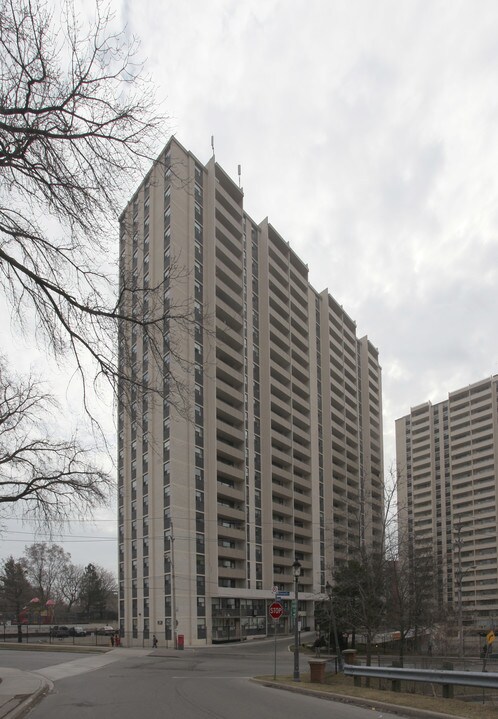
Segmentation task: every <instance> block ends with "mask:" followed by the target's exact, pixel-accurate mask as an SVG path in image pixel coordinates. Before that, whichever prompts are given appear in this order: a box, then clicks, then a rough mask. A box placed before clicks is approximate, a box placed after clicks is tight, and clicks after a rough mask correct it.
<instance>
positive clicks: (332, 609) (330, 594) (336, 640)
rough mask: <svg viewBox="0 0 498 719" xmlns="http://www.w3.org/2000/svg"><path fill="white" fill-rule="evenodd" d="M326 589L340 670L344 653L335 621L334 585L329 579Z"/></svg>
mask: <svg viewBox="0 0 498 719" xmlns="http://www.w3.org/2000/svg"><path fill="white" fill-rule="evenodd" d="M325 590H326V592H327V596H328V598H329V612H330V620H331V622H332V631H333V632H334V644H335V651H336V653H337V664H338V667H339V671H342V654H341V648H340V646H339V637H338V634H337V624H336V621H335V612H334V604H333V602H332V592H333V589H332V585H331V583H330V582H329V581H328V580H327V584H326V585H325ZM329 634H330V627H329Z"/></svg>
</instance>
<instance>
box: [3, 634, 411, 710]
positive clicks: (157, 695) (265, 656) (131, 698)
mask: <svg viewBox="0 0 498 719" xmlns="http://www.w3.org/2000/svg"><path fill="white" fill-rule="evenodd" d="M288 644H289V640H288V639H286V640H281V641H279V643H278V651H277V673H278V674H287V675H292V668H293V655H292V654H290V653H289V652H288V650H287V647H288ZM273 650H274V645H273V642H271V641H265V642H258V643H257V644H256V643H254V644H251V643H248V644H244V645H226V646H222V647H206V648H202V649H186V650H185V651H183V652H176V653H175V652H172V651H171V650H169V651H165V650H161V649H160V648H159V649H158V650H155V651H151V650H140V649H139V650H128V649H122V650H121V649H115V650H113V651H111V652H108V653H106V654H95V655H93V654H92V655H88V654H78V655H75V654H69V653H63V654H60V653H57V654H55V653H50V652H36V653H35V652H26V651H24V652H16V651H5V650H0V667H1V666H6V667H7V666H9V667H16V668H19V669H24V670H27V671H35V672H37V673H40V674H42V675H43V676H45V677H47V678H48V679H50V680H51V681H52V682H53V684H54V691H53V692H52V693H51V694H49V695H48V696H47V697H45V698H44V699H43V700H42V701H41V703H40V704H38V705H37V706H36V707H34V709H32V711H31V712H30V714H29V717H30V719H67V718H68V717H71V719H90V718H91V719H141V717H143V718H144V719H165V717H175V719H177V718H178V719H294V717H295V718H296V719H297V718H299V719H301V717H306V716H313V719H330V717H331V716H334V717H338V718H339V719H366V718H367V717H368V718H369V719H377V717H380V716H382V717H384V719H388V717H390V716H392V717H393V719H394V715H389V714H386V713H385V712H382V713H379V712H376V711H372V709H371V708H369V709H364V708H360V707H355V706H351V705H347V704H342V703H340V704H335V703H332V702H330V701H326V700H323V699H319V698H317V697H310V696H306V695H303V694H295V693H290V692H287V691H282V690H279V689H275V688H270V687H265V686H262V685H259V684H256V683H254V682H251V681H249V678H250V677H252V676H255V675H273V662H274V655H273ZM301 670H302V671H307V670H308V666H307V662H306V661H305V659H304V658H303V657H302V661H301ZM398 717H399V715H398Z"/></svg>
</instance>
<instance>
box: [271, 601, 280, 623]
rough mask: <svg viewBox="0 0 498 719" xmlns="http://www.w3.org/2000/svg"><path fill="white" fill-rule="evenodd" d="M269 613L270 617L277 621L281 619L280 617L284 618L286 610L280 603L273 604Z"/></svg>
mask: <svg viewBox="0 0 498 719" xmlns="http://www.w3.org/2000/svg"><path fill="white" fill-rule="evenodd" d="M268 611H269V613H270V617H271V618H272V619H275V620H276V619H280V617H281V616H282V613H283V611H284V608H283V606H282V605H281V604H280V602H272V603H271V604H270V607H269V609H268Z"/></svg>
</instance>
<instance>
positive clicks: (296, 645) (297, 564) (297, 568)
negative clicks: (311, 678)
mask: <svg viewBox="0 0 498 719" xmlns="http://www.w3.org/2000/svg"><path fill="white" fill-rule="evenodd" d="M292 571H293V572H294V597H295V599H294V601H295V603H296V614H295V616H294V677H293V678H294V681H295V682H300V681H301V678H300V676H299V612H298V581H299V577H300V576H301V564H300V562H299V561H298V560H297V559H295V560H294V564H293V565H292Z"/></svg>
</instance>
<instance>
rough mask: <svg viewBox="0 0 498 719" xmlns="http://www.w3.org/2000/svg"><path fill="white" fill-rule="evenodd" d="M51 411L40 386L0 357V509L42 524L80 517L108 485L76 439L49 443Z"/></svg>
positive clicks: (52, 404) (105, 492) (102, 498)
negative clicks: (13, 371)
mask: <svg viewBox="0 0 498 719" xmlns="http://www.w3.org/2000/svg"><path fill="white" fill-rule="evenodd" d="M55 409H56V404H55V401H54V399H53V397H51V396H50V395H47V394H45V393H44V392H43V386H42V384H41V383H40V382H38V381H36V380H35V379H33V378H32V377H29V378H28V379H27V380H22V379H18V378H16V377H15V376H12V375H11V374H10V373H9V371H8V369H7V366H6V363H5V360H3V359H2V358H1V357H0V509H3V510H4V512H6V511H8V509H11V510H13V509H16V510H19V509H20V511H21V512H22V513H23V514H25V515H26V514H29V515H31V516H34V517H35V519H37V520H38V521H40V522H41V523H43V524H48V523H51V522H63V521H64V520H65V519H66V518H67V516H68V515H69V514H72V515H74V514H75V513H76V514H78V515H80V516H83V515H85V513H86V512H87V511H88V510H89V509H90V508H91V507H93V506H95V505H97V504H101V503H103V502H105V501H106V500H107V498H108V494H109V488H110V486H111V479H110V477H109V475H108V474H107V473H106V472H105V471H104V470H103V469H101V468H99V467H98V466H96V465H95V463H94V462H93V461H92V460H91V459H90V452H89V450H86V449H85V448H84V447H83V446H82V445H81V444H80V443H79V442H78V440H77V438H76V437H70V438H69V439H55V438H50V439H49V437H50V435H51V433H52V431H51V430H50V428H49V426H48V424H49V420H50V414H51V412H53V411H54V410H55ZM92 457H93V453H92Z"/></svg>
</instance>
